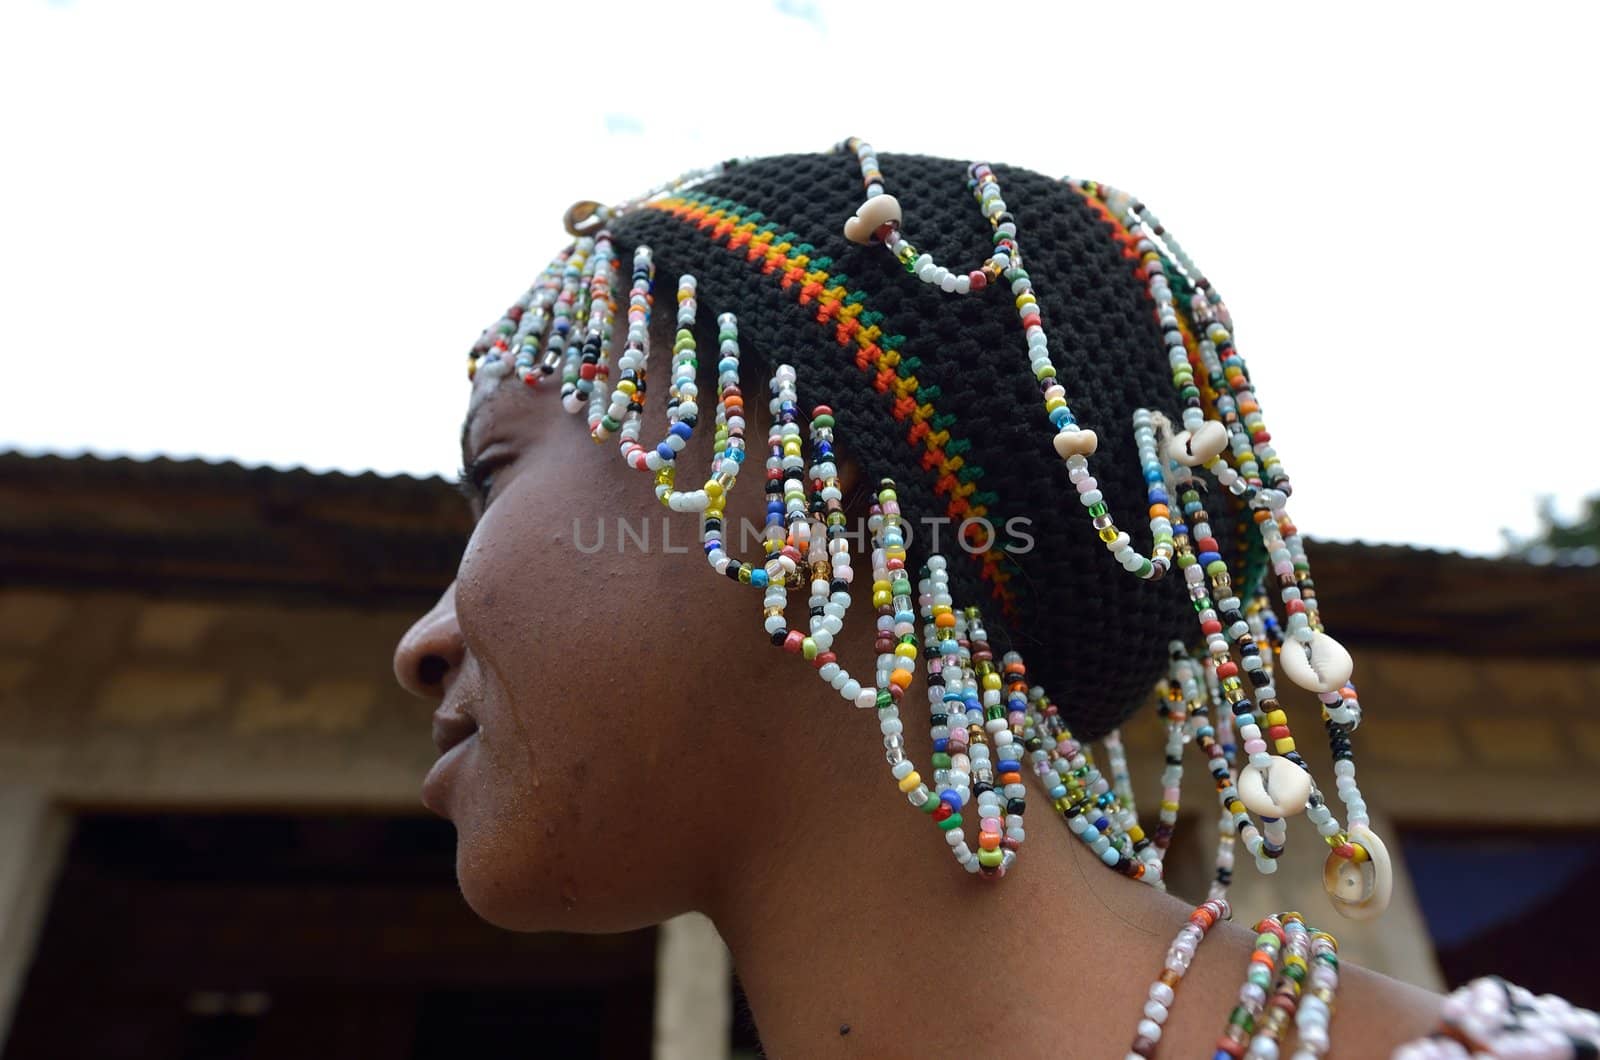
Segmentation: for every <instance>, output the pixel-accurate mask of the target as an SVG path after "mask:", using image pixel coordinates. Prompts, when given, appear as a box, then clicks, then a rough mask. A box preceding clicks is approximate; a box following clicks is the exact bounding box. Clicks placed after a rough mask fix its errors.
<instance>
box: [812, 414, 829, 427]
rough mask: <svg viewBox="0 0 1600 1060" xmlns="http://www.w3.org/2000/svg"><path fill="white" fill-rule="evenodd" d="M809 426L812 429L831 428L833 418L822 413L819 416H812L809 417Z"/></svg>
mask: <svg viewBox="0 0 1600 1060" xmlns="http://www.w3.org/2000/svg"><path fill="white" fill-rule="evenodd" d="M811 426H813V427H832V426H833V417H832V416H829V415H828V414H827V413H823V414H822V415H821V416H813V417H811Z"/></svg>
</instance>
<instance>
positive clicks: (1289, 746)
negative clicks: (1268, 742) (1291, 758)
mask: <svg viewBox="0 0 1600 1060" xmlns="http://www.w3.org/2000/svg"><path fill="white" fill-rule="evenodd" d="M1272 746H1273V747H1275V748H1277V750H1278V753H1279V754H1281V755H1286V754H1288V753H1289V752H1291V751H1293V750H1294V737H1293V736H1285V737H1284V738H1283V739H1281V740H1277V741H1274V743H1273V745H1272Z"/></svg>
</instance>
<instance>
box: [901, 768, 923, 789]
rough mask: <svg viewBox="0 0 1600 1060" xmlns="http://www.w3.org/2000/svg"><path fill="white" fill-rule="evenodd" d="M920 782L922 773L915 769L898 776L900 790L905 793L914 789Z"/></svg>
mask: <svg viewBox="0 0 1600 1060" xmlns="http://www.w3.org/2000/svg"><path fill="white" fill-rule="evenodd" d="M921 783H922V775H921V774H920V773H918V772H917V771H916V770H915V769H913V770H912V771H911V772H909V773H907V774H906V775H905V776H903V777H901V778H900V790H901V791H903V792H906V793H907V794H909V793H911V792H913V791H916V790H917V785H918V784H921Z"/></svg>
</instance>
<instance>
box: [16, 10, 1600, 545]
mask: <svg viewBox="0 0 1600 1060" xmlns="http://www.w3.org/2000/svg"><path fill="white" fill-rule="evenodd" d="M1113 9H1116V10H1121V11H1124V12H1126V14H1127V17H1126V18H1125V19H1124V20H1112V19H1110V18H1108V17H1107V16H1108V12H1110V11H1112V10H1113ZM1595 10H1596V8H1595V6H1594V5H1589V4H1580V3H1565V4H1541V3H1529V2H1523V3H1519V4H1516V5H1494V6H1492V7H1491V6H1487V5H1486V6H1484V7H1483V8H1478V7H1475V6H1474V5H1470V4H1451V5H1448V6H1445V5H1439V6H1438V7H1437V8H1433V9H1431V10H1430V9H1429V7H1428V5H1421V4H1415V5H1413V4H1396V3H1389V4H1382V5H1379V4H1365V3H1343V4H1340V5H1338V6H1337V8H1335V7H1333V6H1332V5H1327V6H1324V7H1322V8H1321V9H1320V10H1317V9H1313V8H1312V7H1311V6H1310V5H1289V4H1282V5H1267V4H1248V3H1240V4H1231V5H1224V4H1195V3H1190V4H1183V5H1178V4H1165V3H1158V2H1142V3H1138V4H1127V5H1112V4H1107V3H1097V4H1093V5H1088V4H1081V5H1080V4H1068V3H1052V4H1048V5H1046V4H1038V5H1033V6H1025V5H1013V6H1010V7H1006V6H1003V5H999V4H992V5H982V6H980V5H976V4H971V3H966V4H943V3H936V2H927V0H922V2H917V3H907V4H904V5H889V4H882V3H875V2H864V0H851V2H848V3H835V2H832V0H817V2H808V0H779V2H778V3H777V4H775V5H773V4H768V3H765V2H753V0H746V2H733V0H721V2H710V3H684V2H657V3H653V4H649V5H643V6H639V7H635V6H634V5H632V4H626V3H592V2H585V3H492V4H491V3H453V4H448V5H446V4H434V5H413V4H407V3H401V2H394V0H391V2H388V3H330V2H319V3H302V2H284V0H277V2H274V3H254V4H244V3H226V4H223V3H173V2H165V0H148V2H141V3H131V2H123V3H113V2H109V0H74V2H66V3H61V2H58V3H46V2H44V0H0V101H3V102H0V448H6V447H11V448H21V449H25V450H29V451H43V450H49V451H59V452H77V451H80V450H84V449H89V450H92V451H95V452H100V453H134V454H141V455H142V454H147V453H167V454H172V455H180V456H182V455H202V456H206V457H228V458H233V459H237V460H240V461H242V462H245V463H259V462H265V463H272V464H277V465H293V464H304V465H306V466H309V467H312V468H316V469H325V468H341V469H347V470H361V469H365V468H375V469H377V470H379V471H383V472H393V471H407V472H413V473H419V474H428V473H442V474H449V473H451V472H452V471H453V470H454V469H455V466H456V463H457V459H458V455H457V453H456V452H455V441H456V439H455V432H456V428H457V425H458V422H459V417H460V415H461V413H462V411H463V404H464V400H465V397H466V382H465V373H464V368H463V354H464V351H465V350H466V348H467V346H468V345H469V344H470V343H471V341H472V340H473V339H474V338H475V337H476V336H477V334H478V332H479V331H480V330H481V329H482V327H483V326H484V325H485V324H487V323H489V322H490V321H492V320H493V319H494V318H495V317H497V316H498V314H499V312H500V310H501V309H503V308H504V307H505V306H506V305H507V304H509V302H510V301H511V300H512V299H513V298H514V297H515V296H516V295H517V294H519V293H520V292H521V291H522V290H523V288H524V287H525V286H526V285H527V282H528V281H529V280H530V279H531V278H532V277H533V276H534V274H535V273H536V272H537V271H538V270H539V268H540V267H541V266H542V265H543V264H544V262H545V261H546V260H547V259H548V257H549V255H550V253H551V252H552V251H553V250H554V249H555V248H556V247H557V245H558V244H559V243H560V242H561V239H562V236H561V233H560V226H559V217H560V214H561V211H562V210H563V209H564V208H565V207H566V205H567V204H568V203H569V202H571V201H573V200H575V199H579V198H599V199H607V200H611V199H617V198H621V197H625V196H626V195H629V194H631V193H633V192H636V191H638V190H641V189H643V188H644V187H647V186H649V185H651V184H653V183H655V182H657V181H658V180H660V179H663V178H665V177H668V176H671V175H674V174H676V173H678V172H680V171H682V170H685V169H688V168H692V167H695V166H699V165H702V164H705V163H707V162H709V161H712V160H715V159H719V158H724V157H729V156H734V155H749V154H766V153H772V152H777V151H785V150H816V149H822V148H825V147H827V146H829V145H830V144H832V143H834V142H836V141H837V140H839V139H841V138H843V137H845V136H847V135H851V134H855V135H860V136H863V137H865V138H867V139H868V140H869V141H870V142H872V143H873V144H874V145H876V146H877V147H878V148H879V149H880V150H883V151H896V150H899V151H922V152H927V153H934V154H944V155H948V156H951V157H955V158H960V159H964V160H965V159H973V158H986V159H991V160H997V161H1007V162H1011V163H1014V164H1019V165H1026V166H1030V167H1032V168H1035V169H1039V170H1042V171H1045V172H1050V173H1056V174H1065V173H1071V174H1073V175H1082V176H1088V177H1094V178H1096V179H1102V180H1105V181H1107V182H1109V183H1112V184H1115V185H1118V186H1120V187H1124V188H1127V189H1128V190H1130V191H1134V192H1136V193H1137V194H1139V195H1140V196H1141V197H1142V198H1144V199H1145V200H1146V201H1148V202H1149V203H1150V204H1151V205H1152V207H1153V208H1154V209H1155V210H1156V211H1157V213H1158V214H1160V215H1161V217H1162V219H1163V220H1164V221H1165V222H1166V223H1167V224H1168V225H1169V226H1170V227H1171V228H1172V230H1173V231H1174V232H1175V233H1176V234H1177V235H1178V237H1179V239H1180V240H1181V241H1182V242H1183V243H1184V244H1185V246H1186V247H1187V248H1188V249H1189V250H1190V251H1191V252H1192V253H1193V254H1194V255H1195V257H1196V259H1197V260H1198V261H1199V262H1200V264H1201V266H1202V267H1203V268H1204V269H1205V270H1206V272H1207V273H1208V274H1209V275H1210V276H1212V277H1213V279H1214V280H1215V281H1216V283H1217V285H1218V288H1219V289H1220V290H1221V291H1222V292H1223V294H1224V295H1225V296H1226V297H1227V299H1228V303H1229V306H1230V308H1232V310H1233V311H1234V316H1235V319H1236V322H1237V324H1238V328H1237V331H1238V336H1239V346H1240V350H1241V352H1242V353H1243V354H1244V356H1245V358H1246V359H1247V361H1248V362H1249V364H1250V366H1251V371H1252V374H1253V375H1254V377H1255V379H1256V382H1257V384H1258V388H1259V392H1260V394H1261V396H1262V399H1263V407H1264V409H1265V411H1266V417H1267V422H1268V425H1269V427H1271V428H1272V429H1273V431H1274V434H1275V436H1276V441H1277V444H1278V447H1279V450H1280V452H1281V453H1282V454H1283V456H1284V459H1285V463H1286V465H1287V467H1288V468H1289V471H1290V473H1291V475H1292V476H1293V477H1294V479H1295V482H1296V484H1297V486H1298V490H1297V492H1296V497H1295V504H1294V506H1293V507H1294V511H1295V515H1296V518H1297V521H1298V522H1299V523H1300V525H1301V526H1302V527H1303V528H1304V529H1306V530H1307V531H1308V532H1310V533H1311V534H1313V535H1316V536H1321V537H1324V538H1338V539H1348V538H1362V539H1366V540H1373V541H1399V542H1415V543H1421V544H1429V545H1437V546H1443V547H1449V548H1457V549H1463V550H1469V551H1493V550H1495V549H1497V548H1498V547H1499V543H1500V530H1501V528H1502V527H1509V528H1512V529H1513V530H1516V531H1519V532H1524V533H1525V532H1530V531H1532V530H1533V528H1534V527H1535V525H1536V522H1535V518H1534V512H1535V505H1536V498H1537V497H1538V496H1539V495H1542V494H1553V495H1555V496H1556V497H1557V498H1558V500H1559V502H1560V503H1561V505H1562V507H1563V508H1565V509H1567V510H1571V509H1572V508H1573V507H1574V506H1575V503H1576V500H1577V498H1579V497H1580V496H1582V495H1584V494H1585V493H1587V492H1591V491H1594V490H1596V489H1600V481H1596V480H1597V478H1600V476H1597V475H1596V474H1595V473H1594V467H1595V463H1594V459H1593V455H1592V451H1593V449H1594V445H1593V443H1592V441H1591V440H1590V437H1589V436H1590V431H1591V430H1592V427H1591V425H1590V423H1589V422H1588V421H1589V418H1590V417H1589V415H1588V414H1589V409H1590V405H1589V402H1590V401H1591V400H1592V398H1591V391H1592V388H1593V386H1594V380H1595V374H1596V369H1595V366H1596V363H1597V362H1596V353H1597V352H1600V350H1597V347H1600V341H1597V339H1596V335H1597V332H1600V329H1597V328H1596V326H1595V317H1594V312H1593V310H1594V307H1595V306H1596V304H1597V303H1596V300H1595V298H1594V296H1593V294H1592V293H1591V291H1592V288H1593V286H1594V283H1595V279H1594V276H1593V275H1592V274H1593V272H1594V271H1595V269H1594V264H1593V262H1592V257H1593V253H1594V248H1595V246H1596V245H1597V237H1600V223H1597V221H1596V219H1595V216H1594V211H1593V207H1594V204H1595V199H1596V193H1595V189H1596V187H1597V186H1600V167H1597V164H1596V161H1595V155H1594V141H1595V134H1594V129H1595V124H1594V117H1593V110H1594V107H1595V105H1596V103H1597V102H1600V92H1597V80H1600V77H1597V74H1596V72H1595V71H1596V65H1597V64H1596V60H1595V58H1594V56H1593V53H1592V51H1591V49H1592V48H1593V46H1594V45H1595V42H1596V40H1597V39H1600V35H1597V33H1596V30H1597V28H1600V17H1597V16H1596V15H1595V14H1594V12H1595ZM1334 11H1337V14H1334V13H1333V12H1334ZM980 12H982V13H980ZM1324 12H1326V13H1324ZM1585 130H1587V131H1585ZM841 164H842V163H841ZM886 177H887V179H888V180H889V181H891V182H892V181H893V179H894V174H893V173H892V172H891V173H888V174H886ZM959 191H960V189H953V191H952V193H953V194H955V193H959ZM1016 205H1017V206H1018V210H1019V213H1020V220H1021V223H1022V224H1023V225H1024V226H1025V225H1026V223H1027V218H1026V206H1025V204H1016ZM843 220H844V219H843V218H840V221H841V223H842V222H843ZM907 224H908V228H911V229H912V230H913V231H914V224H915V219H914V218H908V219H907ZM1023 231H1024V238H1026V228H1025V227H1024V230H1023Z"/></svg>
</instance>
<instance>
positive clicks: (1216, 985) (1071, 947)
mask: <svg viewBox="0 0 1600 1060" xmlns="http://www.w3.org/2000/svg"><path fill="white" fill-rule="evenodd" d="M832 706H833V707H834V708H835V710H836V711H837V713H835V714H834V717H835V718H837V720H838V721H839V723H840V724H841V725H848V724H849V723H851V722H857V721H859V722H867V721H868V719H867V718H865V717H860V716H854V717H853V716H851V713H850V712H848V711H847V710H839V709H838V707H837V704H833V705H832ZM870 728H871V727H870V726H869V725H866V724H862V725H860V726H859V731H860V736H861V738H860V740H858V741H857V747H858V749H857V750H846V749H844V748H843V747H830V748H829V749H828V750H829V751H837V754H836V755H834V754H830V755H828V756H827V757H826V758H825V759H824V760H827V761H829V764H830V768H828V769H827V770H826V771H821V770H812V771H811V773H810V776H811V780H810V782H809V784H795V785H793V786H788V787H787V789H786V790H787V792H788V806H787V810H786V811H784V812H778V813H774V814H772V815H771V816H770V817H769V818H768V822H767V827H766V829H765V831H764V833H763V835H761V836H760V837H759V839H758V840H756V841H751V842H744V843H739V842H730V844H729V846H728V848H727V852H728V853H729V854H730V855H732V856H731V857H730V859H729V860H728V861H725V862H723V866H724V868H725V869H726V870H727V871H726V873H725V875H723V877H722V879H723V880H724V881H725V882H724V883H723V884H722V885H721V886H720V887H719V888H717V890H716V891H715V892H714V893H713V894H712V895H711V897H709V898H708V900H707V902H706V905H707V908H706V912H707V913H708V914H709V915H710V916H711V918H712V920H713V921H714V922H715V923H716V925H717V928H718V930H719V931H720V932H721V934H722V936H723V938H724V939H725V940H726V941H727V943H728V946H729V948H730V950H731V951H732V953H733V959H734V963H735V966H736V969H737V971H738V974H739V978H740V981H741V983H742V985H743V987H744V990H745V993H746V996H747V997H748V999H749V1002H750V1007H751V1011H752V1014H753V1015H754V1018H755V1021H756V1026H757V1029H758V1032H759V1034H760V1037H761V1041H762V1044H763V1046H764V1048H765V1050H766V1054H767V1055H768V1056H770V1057H799V1056H804V1057H813V1056H830V1055H835V1056H845V1055H856V1056H910V1055H916V1056H957V1055H972V1054H974V1053H978V1054H981V1055H1005V1056H1015V1057H1026V1056H1054V1057H1059V1056H1063V1055H1070V1056H1116V1055H1122V1054H1123V1053H1124V1052H1125V1051H1126V1049H1127V1047H1128V1044H1129V1043H1131V1042H1132V1040H1133V1037H1134V1028H1135V1025H1136V1024H1137V1023H1138V1021H1139V1019H1140V1018H1141V1016H1142V1009H1143V1007H1144V1004H1145V1001H1146V1000H1147V996H1146V995H1147V992H1148V990H1149V987H1150V983H1151V982H1152V981H1153V980H1154V979H1155V977H1156V976H1157V974H1158V973H1159V972H1160V970H1161V968H1162V966H1163V961H1164V959H1165V956H1166V951H1167V948H1168V946H1169V945H1170V944H1171V942H1172V939H1173V936H1174V935H1175V934H1176V932H1177V931H1178V929H1179V928H1180V927H1181V926H1182V925H1183V923H1184V920H1185V918H1186V916H1187V915H1188V912H1189V910H1190V908H1191V907H1190V905H1188V904H1186V903H1184V902H1182V901H1180V900H1178V899H1177V898H1174V897H1171V896H1168V895H1165V894H1162V893H1159V892H1157V891H1155V890H1154V889H1152V888H1151V887H1149V886H1147V885H1145V884H1142V883H1137V882H1134V881H1132V880H1128V879H1125V878H1123V877H1121V876H1118V875H1116V874H1114V873H1112V872H1110V871H1109V870H1107V869H1106V867H1105V866H1104V865H1103V864H1101V863H1100V861H1099V859H1097V858H1096V857H1094V856H1093V854H1092V853H1090V852H1089V851H1087V850H1085V849H1083V844H1082V843H1080V842H1079V841H1078V840H1077V839H1075V838H1074V837H1073V836H1072V835H1071V834H1070V833H1069V832H1068V831H1067V829H1066V828H1065V827H1064V826H1063V825H1062V823H1061V821H1060V820H1059V819H1058V818H1057V817H1056V815H1055V814H1054V813H1053V812H1052V811H1051V809H1050V807H1049V805H1048V803H1046V802H1045V801H1044V800H1043V799H1042V798H1040V799H1037V800H1036V801H1035V802H1034V805H1033V807H1031V808H1030V811H1029V813H1028V814H1027V821H1028V839H1027V841H1026V842H1025V843H1024V844H1023V848H1022V850H1021V852H1020V854H1019V857H1018V859H1017V862H1016V864H1015V866H1014V867H1013V868H1012V870H1011V871H1010V872H1009V873H1008V874H1007V876H1006V877H1005V878H1004V879H1003V880H995V881H989V880H984V879H978V878H973V877H970V876H968V874H967V873H966V872H964V871H963V870H962V869H961V868H960V867H959V866H958V865H957V864H956V863H955V859H954V858H953V857H952V856H951V855H950V853H949V851H948V850H947V849H946V848H945V845H944V843H942V842H941V841H940V835H939V833H938V831H937V830H936V829H935V828H933V827H932V825H931V824H930V823H929V822H928V821H927V820H924V819H923V818H922V815H921V814H919V813H916V812H914V811H912V810H911V809H910V808H909V807H907V806H904V805H900V803H903V802H904V800H903V798H900V797H897V795H896V793H895V791H894V789H893V787H892V786H891V785H892V780H891V779H890V777H889V775H888V768H887V766H886V765H884V763H883V761H882V757H881V754H880V753H879V752H877V751H876V749H875V748H874V746H873V743H874V741H873V737H872V735H870V734H869V731H868V730H869V729H870ZM792 746H793V745H791V747H792ZM804 750H805V752H806V753H807V756H808V757H809V756H810V755H814V754H816V753H817V749H816V748H815V747H806V748H805V749H804ZM796 751H798V749H796ZM873 781H877V783H873ZM1271 912H1277V910H1266V909H1260V910H1256V909H1251V910H1240V911H1238V912H1237V913H1236V914H1235V922H1234V923H1232V924H1221V925H1218V926H1217V928H1215V929H1214V930H1213V931H1212V932H1211V934H1210V935H1209V936H1208V937H1207V939H1206V940H1205V942H1203V943H1202V945H1201V946H1200V950H1199V953H1198V955H1197V956H1196V958H1195V961H1194V963H1193V965H1192V966H1191V968H1190V971H1189V972H1188V974H1187V975H1186V976H1185V977H1184V980H1183V982H1182V984H1181V986H1180V988H1179V990H1178V999H1177V1001H1176V1003H1175V1005H1174V1007H1173V1010H1172V1014H1171V1017H1170V1019H1169V1020H1168V1022H1167V1025H1166V1029H1165V1031H1164V1033H1163V1035H1162V1039H1163V1041H1164V1042H1165V1043H1166V1045H1165V1046H1164V1047H1163V1050H1162V1052H1163V1054H1164V1055H1168V1056H1178V1055H1193V1054H1194V1053H1195V1052H1197V1051H1199V1052H1203V1053H1207V1054H1208V1053H1209V1051H1210V1047H1211V1045H1212V1043H1214V1042H1215V1040H1216V1037H1217V1035H1218V1034H1219V1032H1220V1031H1221V1030H1222V1028H1223V1026H1224V1024H1225V1022H1226V1020H1227V1017H1228V1013H1229V1010H1230V1009H1231V1008H1232V1006H1233V1004H1234V1001H1235V999H1236V997H1237V992H1238V988H1239V984H1240V982H1241V980H1242V977H1243V974H1244V970H1245V966H1246V964H1247V961H1248V958H1249V954H1250V950H1251V948H1252V942H1253V935H1252V934H1251V933H1250V932H1249V931H1248V928H1249V925H1250V924H1252V923H1254V921H1255V919H1257V918H1258V917H1260V916H1262V915H1265V914H1267V913H1271ZM1330 916H1331V914H1330ZM1334 930H1335V931H1337V926H1336V925H1334ZM1436 1005H1437V999H1436V998H1435V997H1434V996H1433V995H1431V994H1428V993H1426V992H1424V991H1421V990H1417V989H1416V988H1413V987H1408V986H1405V985H1403V984H1400V983H1398V982H1396V981H1394V980H1390V979H1387V978H1385V977H1382V976H1378V975H1375V974H1373V973H1370V972H1364V971H1362V970H1360V969H1351V968H1348V967H1347V968H1345V969H1344V970H1343V976H1342V982H1341V984H1340V988H1339V992H1338V999H1337V1005H1336V1011H1335V1019H1334V1022H1333V1025H1332V1031H1333V1035H1334V1041H1335V1043H1336V1044H1337V1045H1338V1047H1339V1051H1340V1052H1342V1053H1343V1055H1346V1056H1351V1055H1361V1056H1377V1055H1387V1050H1388V1048H1389V1047H1391V1046H1392V1045H1393V1044H1395V1043H1397V1042H1400V1041H1404V1040H1408V1039H1409V1038H1412V1037H1416V1036H1420V1035H1422V1034H1424V1033H1426V1032H1427V1031H1428V1030H1429V1029H1430V1028H1431V1027H1432V1026H1433V1024H1434V1021H1435V1016H1436ZM1340 1013H1343V1015H1344V1018H1339V1016H1340ZM1175 1042H1176V1043H1182V1044H1181V1047H1180V1046H1177V1045H1174V1043H1175Z"/></svg>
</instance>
